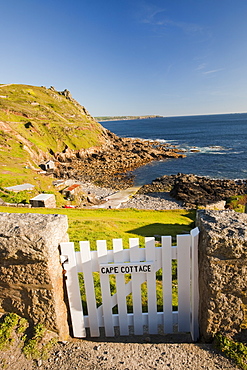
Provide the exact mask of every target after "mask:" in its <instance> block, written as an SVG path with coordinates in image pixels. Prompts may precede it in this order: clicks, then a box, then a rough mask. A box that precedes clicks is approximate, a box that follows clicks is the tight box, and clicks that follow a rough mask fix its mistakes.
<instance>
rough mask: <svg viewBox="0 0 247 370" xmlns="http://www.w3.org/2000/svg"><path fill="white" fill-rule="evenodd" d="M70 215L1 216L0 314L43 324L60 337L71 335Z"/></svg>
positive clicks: (64, 337) (8, 214) (2, 214)
mask: <svg viewBox="0 0 247 370" xmlns="http://www.w3.org/2000/svg"><path fill="white" fill-rule="evenodd" d="M67 229H68V221H67V216H63V215H41V214H17V213H11V214H10V213H0V312H2V313H5V312H15V313H17V314H18V315H20V316H21V317H25V318H27V319H28V321H29V322H30V324H31V325H34V324H37V323H43V324H44V326H45V327H46V328H47V329H50V330H51V331H54V332H57V333H58V335H59V338H60V339H66V338H67V337H68V335H69V329H68V319H67V307H66V304H65V303H64V302H65V300H64V289H63V277H62V276H63V275H62V267H61V264H60V258H59V244H60V242H64V241H68V235H67Z"/></svg>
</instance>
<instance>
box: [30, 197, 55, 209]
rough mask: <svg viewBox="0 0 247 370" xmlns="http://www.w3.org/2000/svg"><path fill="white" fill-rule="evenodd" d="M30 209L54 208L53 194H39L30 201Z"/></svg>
mask: <svg viewBox="0 0 247 370" xmlns="http://www.w3.org/2000/svg"><path fill="white" fill-rule="evenodd" d="M30 203H31V205H32V207H45V208H56V198H55V195H54V194H39V195H37V196H36V197H34V198H32V199H30Z"/></svg>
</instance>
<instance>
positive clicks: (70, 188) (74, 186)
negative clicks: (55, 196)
mask: <svg viewBox="0 0 247 370" xmlns="http://www.w3.org/2000/svg"><path fill="white" fill-rule="evenodd" d="M79 186H81V185H79V184H74V185H71V186H69V187H68V188H66V189H65V190H66V191H72V190H74V189H76V188H78V187H79Z"/></svg>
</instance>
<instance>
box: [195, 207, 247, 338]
mask: <svg viewBox="0 0 247 370" xmlns="http://www.w3.org/2000/svg"><path fill="white" fill-rule="evenodd" d="M197 226H198V227H199V229H200V238H199V288H200V310H199V322H200V331H201V334H202V336H203V338H204V339H205V340H206V341H210V340H211V339H212V337H213V336H214V335H215V334H216V333H218V332H221V333H223V334H225V335H229V336H234V335H235V334H239V333H241V332H242V333H243V332H244V331H245V330H244V328H247V325H246V324H247V214H243V213H236V212H234V211H205V210H201V211H198V213H197Z"/></svg>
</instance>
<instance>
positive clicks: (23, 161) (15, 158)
mask: <svg viewBox="0 0 247 370" xmlns="http://www.w3.org/2000/svg"><path fill="white" fill-rule="evenodd" d="M106 136H107V135H105V129H104V128H103V127H102V126H101V125H100V124H99V123H98V122H96V121H95V120H94V118H93V117H92V116H91V115H90V114H89V113H88V112H87V110H86V109H85V108H84V107H83V106H81V105H80V104H79V103H78V102H76V101H75V100H74V99H73V98H72V96H71V94H70V92H69V91H68V90H64V91H63V92H58V91H56V90H55V89H54V88H53V87H50V88H46V87H37V86H29V85H15V84H6V85H3V84H2V85H0V176H1V181H0V186H7V185H16V184H21V183H23V182H32V183H33V182H34V181H35V182H36V184H41V185H42V184H43V185H42V186H40V190H42V188H44V187H45V188H46V190H47V186H48V185H49V184H50V183H51V181H49V179H48V178H47V177H45V176H42V175H40V174H39V173H38V171H37V170H38V169H39V164H40V163H42V162H44V161H45V160H48V159H50V158H52V157H53V154H54V153H56V152H63V151H65V150H66V149H72V150H79V149H86V148H89V147H93V146H100V145H102V144H104V143H105V141H106V140H107V138H106Z"/></svg>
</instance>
